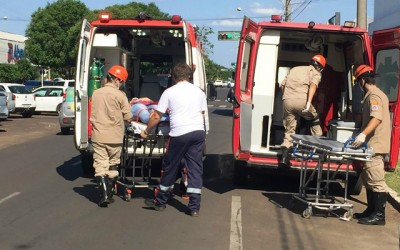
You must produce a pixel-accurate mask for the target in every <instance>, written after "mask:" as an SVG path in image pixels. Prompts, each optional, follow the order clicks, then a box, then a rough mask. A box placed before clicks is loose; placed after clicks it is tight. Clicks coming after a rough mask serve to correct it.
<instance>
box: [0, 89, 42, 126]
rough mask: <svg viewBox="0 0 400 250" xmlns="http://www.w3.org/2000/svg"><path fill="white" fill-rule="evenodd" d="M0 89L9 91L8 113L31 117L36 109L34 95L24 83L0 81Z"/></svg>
mask: <svg viewBox="0 0 400 250" xmlns="http://www.w3.org/2000/svg"><path fill="white" fill-rule="evenodd" d="M0 91H5V92H8V93H11V100H8V111H9V112H10V113H18V114H22V117H24V118H29V117H32V115H33V113H34V112H35V109H36V101H35V96H34V95H33V94H32V92H30V91H29V90H28V89H27V88H26V87H25V85H23V84H19V83H0Z"/></svg>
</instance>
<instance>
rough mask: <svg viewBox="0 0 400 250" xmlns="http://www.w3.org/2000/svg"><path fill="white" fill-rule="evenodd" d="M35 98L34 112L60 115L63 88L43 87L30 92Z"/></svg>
mask: <svg viewBox="0 0 400 250" xmlns="http://www.w3.org/2000/svg"><path fill="white" fill-rule="evenodd" d="M32 93H33V94H34V95H35V98H36V110H35V112H57V113H60V109H61V103H62V101H63V94H64V87H61V86H45V87H40V88H37V89H35V90H34V91H33V92H32Z"/></svg>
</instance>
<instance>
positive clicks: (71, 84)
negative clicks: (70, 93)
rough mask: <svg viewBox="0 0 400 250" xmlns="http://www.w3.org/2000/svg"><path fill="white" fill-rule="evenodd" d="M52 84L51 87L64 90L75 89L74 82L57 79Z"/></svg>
mask: <svg viewBox="0 0 400 250" xmlns="http://www.w3.org/2000/svg"><path fill="white" fill-rule="evenodd" d="M53 82H54V84H53V86H62V87H64V90H66V89H67V88H68V87H75V80H64V79H57V80H54V81H53Z"/></svg>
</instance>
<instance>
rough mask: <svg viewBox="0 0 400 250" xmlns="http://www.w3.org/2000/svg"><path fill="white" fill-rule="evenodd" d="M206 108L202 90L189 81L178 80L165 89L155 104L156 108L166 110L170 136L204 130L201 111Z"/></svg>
mask: <svg viewBox="0 0 400 250" xmlns="http://www.w3.org/2000/svg"><path fill="white" fill-rule="evenodd" d="M206 109H207V100H206V96H205V94H204V92H203V91H202V90H201V89H200V88H198V87H196V86H194V85H193V84H191V83H189V82H186V81H184V82H178V83H177V84H175V85H174V86H172V87H170V88H168V89H166V90H165V91H164V93H163V94H162V95H161V98H160V100H159V101H158V104H157V110H158V111H159V112H161V113H165V112H167V110H168V114H169V120H170V129H171V130H170V132H169V135H170V136H180V135H184V134H187V133H189V132H193V131H198V130H204V126H205V125H204V118H203V115H202V112H203V111H206Z"/></svg>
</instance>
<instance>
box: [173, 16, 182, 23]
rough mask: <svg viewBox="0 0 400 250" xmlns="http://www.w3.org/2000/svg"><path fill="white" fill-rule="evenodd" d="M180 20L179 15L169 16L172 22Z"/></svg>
mask: <svg viewBox="0 0 400 250" xmlns="http://www.w3.org/2000/svg"><path fill="white" fill-rule="evenodd" d="M180 21H182V17H181V16H180V15H173V16H172V18H171V23H172V24H178V23H179V22H180Z"/></svg>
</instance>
